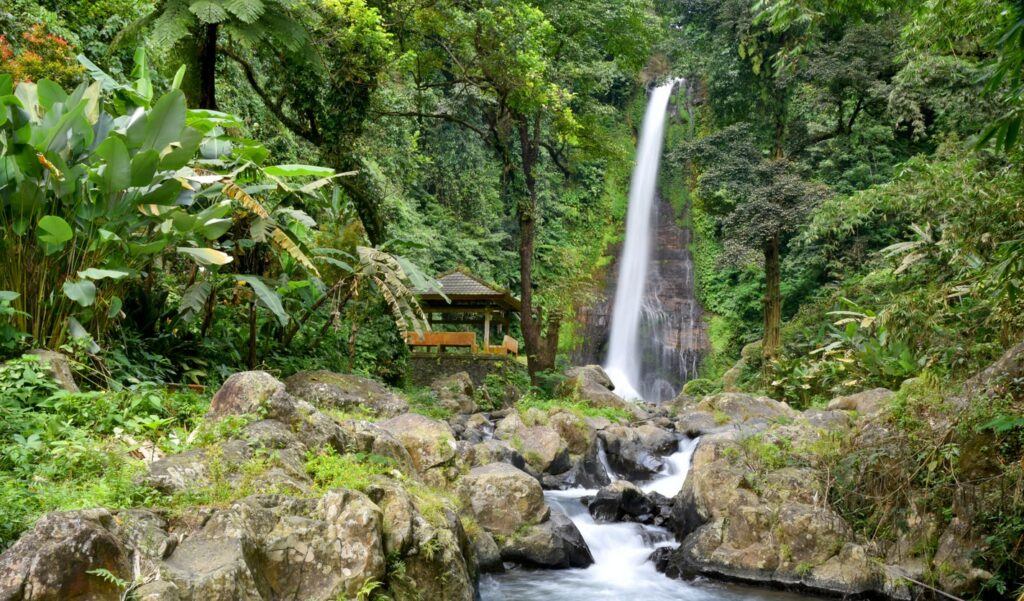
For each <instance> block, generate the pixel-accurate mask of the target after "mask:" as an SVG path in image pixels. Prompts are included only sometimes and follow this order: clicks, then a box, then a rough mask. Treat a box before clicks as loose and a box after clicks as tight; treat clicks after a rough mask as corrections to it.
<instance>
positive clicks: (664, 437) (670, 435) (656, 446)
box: [636, 424, 679, 455]
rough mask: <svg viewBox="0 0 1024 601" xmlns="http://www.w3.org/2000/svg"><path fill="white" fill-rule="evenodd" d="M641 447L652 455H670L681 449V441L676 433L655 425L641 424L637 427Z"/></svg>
mask: <svg viewBox="0 0 1024 601" xmlns="http://www.w3.org/2000/svg"><path fill="white" fill-rule="evenodd" d="M636 434H637V437H638V439H639V442H640V445H641V446H643V448H645V449H647V450H648V451H650V452H651V453H655V454H657V455H668V454H671V453H674V452H675V451H676V449H677V448H678V447H679V439H678V438H677V437H676V435H675V433H674V432H669V431H668V430H666V429H665V428H661V427H658V426H655V425H653V424H641V425H639V426H637V427H636Z"/></svg>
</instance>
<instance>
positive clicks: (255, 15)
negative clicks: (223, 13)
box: [225, 0, 266, 24]
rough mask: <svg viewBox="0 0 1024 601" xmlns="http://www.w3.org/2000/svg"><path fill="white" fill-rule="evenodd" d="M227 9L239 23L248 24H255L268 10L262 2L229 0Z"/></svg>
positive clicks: (259, 0)
mask: <svg viewBox="0 0 1024 601" xmlns="http://www.w3.org/2000/svg"><path fill="white" fill-rule="evenodd" d="M225 7H226V8H227V9H228V10H229V11H231V13H232V14H233V15H235V17H236V18H237V19H238V20H239V21H241V22H243V23H248V24H252V23H255V22H256V21H257V20H258V19H259V18H260V17H261V16H262V15H263V12H264V11H265V10H266V6H264V4H263V2H262V0H227V2H225Z"/></svg>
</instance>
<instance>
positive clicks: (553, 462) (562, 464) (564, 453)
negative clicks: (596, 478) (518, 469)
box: [512, 426, 571, 474]
mask: <svg viewBox="0 0 1024 601" xmlns="http://www.w3.org/2000/svg"><path fill="white" fill-rule="evenodd" d="M512 446H513V447H515V448H516V450H518V451H519V452H520V453H521V454H522V456H523V458H524V459H525V460H526V463H528V464H529V465H530V467H531V468H533V469H534V470H535V471H537V472H540V473H549V474H561V473H562V472H565V471H566V470H568V469H569V468H570V467H571V464H570V463H569V449H568V446H567V445H566V443H565V441H564V440H562V437H561V436H559V435H558V432H556V431H555V430H554V429H553V428H551V427H548V426H533V427H530V428H523V429H522V430H520V431H519V432H518V433H517V434H516V435H515V436H514V437H513V439H512Z"/></svg>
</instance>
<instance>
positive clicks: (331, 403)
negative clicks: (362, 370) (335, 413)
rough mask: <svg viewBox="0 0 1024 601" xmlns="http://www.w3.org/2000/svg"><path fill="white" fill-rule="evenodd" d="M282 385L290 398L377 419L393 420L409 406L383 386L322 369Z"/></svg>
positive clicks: (360, 377) (296, 376)
mask: <svg viewBox="0 0 1024 601" xmlns="http://www.w3.org/2000/svg"><path fill="white" fill-rule="evenodd" d="M284 383H285V386H286V387H287V390H288V392H289V393H290V394H291V395H292V396H295V397H298V398H300V399H302V400H304V401H307V402H309V403H310V404H312V405H314V406H317V407H323V408H333V409H340V410H342V411H358V410H365V411H367V412H369V413H372V414H374V415H378V416H381V417H393V416H396V415H400V414H402V413H405V412H407V411H408V410H409V403H407V402H406V401H405V400H404V399H402V398H401V397H399V396H398V395H396V394H395V393H393V392H391V391H390V390H388V389H387V388H386V387H385V386H384V385H383V384H381V383H379V382H377V381H375V380H371V379H369V378H364V377H362V376H354V375H350V374H337V373H334V372H330V371H326V370H315V371H302V372H299V373H297V374H295V375H293V376H291V377H290V378H288V379H287V380H285V382H284Z"/></svg>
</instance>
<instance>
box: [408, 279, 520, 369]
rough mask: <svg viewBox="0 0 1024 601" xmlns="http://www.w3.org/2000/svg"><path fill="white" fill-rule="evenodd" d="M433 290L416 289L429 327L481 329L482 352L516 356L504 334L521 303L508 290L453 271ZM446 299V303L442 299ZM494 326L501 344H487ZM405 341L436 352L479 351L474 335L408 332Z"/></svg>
mask: <svg viewBox="0 0 1024 601" xmlns="http://www.w3.org/2000/svg"><path fill="white" fill-rule="evenodd" d="M437 281H438V285H439V287H440V292H438V291H437V290H418V291H416V296H417V298H418V299H419V303H420V307H421V308H422V309H423V312H424V313H425V314H426V315H427V316H428V317H429V319H430V326H431V328H434V327H435V326H444V325H450V324H457V325H475V326H481V327H482V328H483V335H484V340H483V352H484V353H494V354H502V355H507V354H512V355H518V354H519V342H518V341H517V340H516V339H515V338H512V337H511V336H509V335H508V331H509V325H510V321H511V318H512V314H513V313H519V311H520V309H521V308H522V304H521V303H520V302H519V299H517V298H516V297H514V296H512V293H511V292H509V291H508V290H504V289H502V288H498V287H495V286H492V285H491V284H488V283H487V282H485V281H484V280H482V279H481V278H479V277H477V276H475V275H473V274H472V273H470V272H469V271H467V270H464V269H456V270H453V271H449V272H447V273H443V274H441V275H440V276H438V278H437ZM446 299H447V300H446ZM492 323H494V324H495V325H496V326H497V335H498V337H500V338H499V339H500V340H501V344H498V345H492V344H491V324H492ZM406 342H408V344H409V346H410V347H413V348H416V347H432V348H436V349H437V351H438V352H439V353H440V352H442V351H444V349H445V348H447V347H461V348H468V349H469V350H470V351H471V352H473V353H478V352H480V347H478V346H477V342H476V332H474V331H468V332H466V331H463V332H447V331H431V332H423V333H420V334H417V333H415V332H410V333H409V335H408V337H407V339H406Z"/></svg>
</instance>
